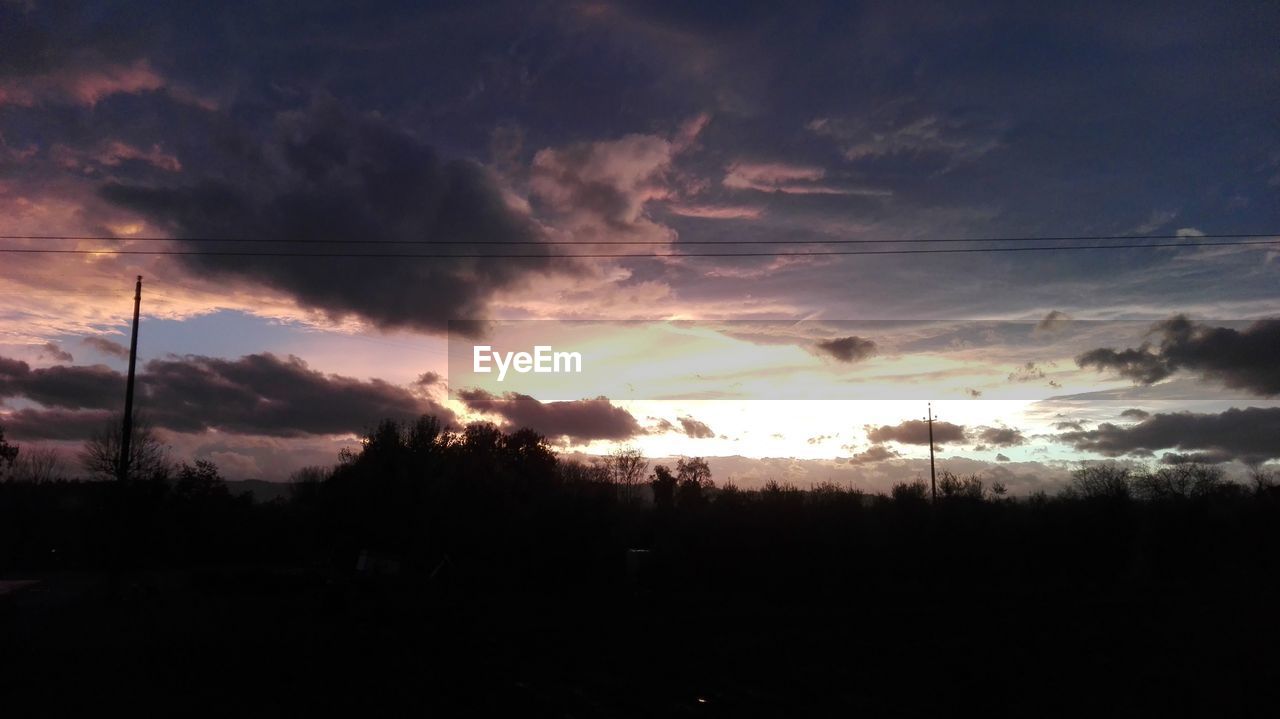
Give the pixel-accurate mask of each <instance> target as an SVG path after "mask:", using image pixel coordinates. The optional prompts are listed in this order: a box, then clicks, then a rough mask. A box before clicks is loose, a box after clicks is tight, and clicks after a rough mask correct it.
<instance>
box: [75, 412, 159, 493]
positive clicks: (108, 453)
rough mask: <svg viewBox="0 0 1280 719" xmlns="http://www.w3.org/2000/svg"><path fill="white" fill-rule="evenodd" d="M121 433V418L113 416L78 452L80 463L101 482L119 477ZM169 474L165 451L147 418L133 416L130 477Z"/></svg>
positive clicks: (130, 443) (156, 477)
mask: <svg viewBox="0 0 1280 719" xmlns="http://www.w3.org/2000/svg"><path fill="white" fill-rule="evenodd" d="M123 434H124V430H123V429H122V423H121V419H120V417H119V416H113V417H112V418H111V419H110V420H109V421H108V422H107V423H106V424H105V425H104V426H103V427H102V428H101V429H100V430H98V432H97V433H95V434H94V435H93V436H92V437H90V438H89V439H88V440H86V441H85V443H84V447H83V449H81V451H80V464H81V465H82V466H83V467H84V468H85V470H86V471H88V472H89V474H90V475H92V476H95V477H98V478H101V479H112V478H115V477H119V476H120V474H119V472H120V445H121V438H122V437H123ZM169 471H170V462H169V451H168V449H167V448H166V447H165V446H164V443H162V442H161V441H160V439H159V438H158V437H156V435H155V432H154V431H153V430H152V429H151V425H150V423H149V422H147V420H146V418H145V417H141V416H135V417H134V419H133V424H132V437H131V438H130V441H129V478H130V479H137V480H157V479H166V478H167V477H168V476H169Z"/></svg>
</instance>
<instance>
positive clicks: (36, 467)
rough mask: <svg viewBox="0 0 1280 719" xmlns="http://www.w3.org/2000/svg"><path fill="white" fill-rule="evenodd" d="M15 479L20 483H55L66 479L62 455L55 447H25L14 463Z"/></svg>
mask: <svg viewBox="0 0 1280 719" xmlns="http://www.w3.org/2000/svg"><path fill="white" fill-rule="evenodd" d="M12 476H13V479H14V480H16V481H20V482H35V483H39V482H54V481H57V480H60V479H63V478H64V472H63V470H62V455H61V454H59V453H58V450H56V449H54V448H53V447H25V448H23V450H22V453H21V454H19V455H18V459H17V461H15V462H14V463H13V475H12Z"/></svg>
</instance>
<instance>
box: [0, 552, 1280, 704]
mask: <svg viewBox="0 0 1280 719" xmlns="http://www.w3.org/2000/svg"><path fill="white" fill-rule="evenodd" d="M43 579H44V582H43V583H42V584H41V585H39V586H37V587H32V588H27V589H25V590H22V591H17V592H14V593H12V594H10V595H9V596H8V599H7V602H5V606H4V609H3V624H2V625H0V644H2V645H3V647H4V650H3V657H4V658H3V665H4V666H3V667H0V694H2V695H3V696H4V700H3V703H4V704H5V705H6V707H7V708H9V709H18V708H19V707H22V706H23V705H27V706H29V707H31V708H33V709H37V710H42V711H52V710H64V709H65V710H70V709H78V710H91V709H101V708H104V707H126V708H129V709H130V710H134V711H137V710H152V711H178V712H183V713H185V712H187V711H190V710H196V709H200V710H220V711H235V712H237V713H240V712H245V713H251V714H273V715H274V714H284V713H289V714H295V713H297V712H299V711H321V710H338V711H341V712H342V713H344V714H346V713H351V714H355V713H358V712H359V713H362V712H370V711H383V710H391V709H393V708H400V707H404V708H409V709H413V710H445V711H446V713H448V714H452V715H459V716H475V715H481V714H482V713H486V712H489V711H498V712H501V714H499V715H500V716H560V717H573V716H577V717H585V716H625V717H631V716H636V717H641V716H676V717H678V716H743V715H768V716H809V715H846V716H885V717H893V716H957V715H961V714H962V713H967V712H973V711H979V712H981V713H982V714H983V715H986V716H1046V715H1053V716H1067V715H1077V716H1079V715H1087V716H1273V715H1274V714H1273V712H1274V711H1275V707H1277V706H1280V704H1278V702H1280V690H1278V687H1280V663H1278V662H1277V647H1278V646H1280V645H1278V644H1277V640H1278V639H1280V620H1278V619H1277V612H1276V611H1275V607H1276V603H1275V599H1276V595H1275V594H1274V592H1270V591H1268V592H1265V593H1262V592H1259V591H1257V589H1258V588H1256V587H1252V588H1251V587H1235V588H1222V587H1216V588H1215V587H1206V586H1182V587H1176V588H1174V587H1163V588H1159V589H1156V588H1146V589H1141V590H1131V591H1111V592H1107V593H1096V592H1093V591H1088V590H1082V589H1076V588H1071V587H1064V588H1058V589H1055V590H1054V591H1049V592H1025V591H1024V592H1017V591H1009V590H1005V589H1001V590H991V591H981V590H977V591H975V589H974V588H973V587H970V588H968V589H966V590H965V591H964V592H949V591H948V590H947V588H946V587H945V586H930V587H927V591H923V590H925V589H926V588H925V587H918V588H917V589H920V590H922V591H906V592H904V591H899V588H896V587H893V586H886V585H884V584H879V583H877V584H875V585H869V586H865V587H860V588H857V589H856V590H854V591H850V592H849V593H848V594H844V595H834V594H820V595H817V596H806V595H805V594H804V592H803V591H796V592H795V593H792V594H790V595H783V594H780V593H774V592H751V591H733V592H708V591H681V590H679V589H677V588H668V589H662V590H660V591H651V590H646V589H644V588H632V587H629V586H628V585H627V583H626V582H625V581H624V582H622V583H620V584H618V585H614V586H609V587H603V588H597V589H596V590H593V591H585V590H576V591H569V592H554V591H528V590H525V591H512V592H509V593H508V592H492V593H488V592H486V593H482V594H475V593H472V592H468V591H467V590H466V589H465V588H459V587H457V586H452V587H451V586H450V582H449V581H447V580H445V579H443V578H442V576H441V575H439V574H438V575H437V577H436V578H435V579H433V580H431V581H430V582H427V581H425V580H423V579H422V578H418V579H405V578H400V577H396V578H390V577H382V578H351V577H348V578H340V577H334V576H326V575H324V574H320V573H315V572H308V571H301V570H286V569H282V568H274V569H273V568H249V567H240V568H221V569H216V570H207V571H183V572H168V573H161V574H155V573H148V574H134V575H130V576H128V577H121V578H119V580H118V581H116V582H114V583H113V582H111V581H109V580H108V578H107V577H104V576H98V575H84V574H60V575H51V576H47V577H44V578H43ZM6 713H8V712H7V711H6ZM19 715H22V714H18V713H15V714H13V716H19Z"/></svg>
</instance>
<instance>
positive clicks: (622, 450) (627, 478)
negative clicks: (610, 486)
mask: <svg viewBox="0 0 1280 719" xmlns="http://www.w3.org/2000/svg"><path fill="white" fill-rule="evenodd" d="M608 462H609V470H610V474H611V475H612V476H613V481H614V483H616V484H617V485H618V489H619V494H621V495H622V498H623V499H624V500H625V501H628V502H629V501H632V500H634V499H635V496H636V489H637V488H638V487H639V486H640V482H642V481H643V480H644V473H645V470H647V469H649V460H647V459H645V458H644V455H643V454H641V453H640V450H638V449H636V448H635V447H619V448H618V449H615V450H614V451H613V452H612V453H611V454H610V455H609V458H608Z"/></svg>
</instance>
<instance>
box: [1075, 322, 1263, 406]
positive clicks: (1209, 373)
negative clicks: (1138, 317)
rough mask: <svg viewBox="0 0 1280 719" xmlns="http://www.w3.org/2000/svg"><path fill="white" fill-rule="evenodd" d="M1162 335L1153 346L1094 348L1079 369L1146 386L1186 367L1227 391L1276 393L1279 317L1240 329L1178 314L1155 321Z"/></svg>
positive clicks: (1078, 361)
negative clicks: (1110, 372) (1110, 373)
mask: <svg viewBox="0 0 1280 719" xmlns="http://www.w3.org/2000/svg"><path fill="white" fill-rule="evenodd" d="M1151 332H1152V333H1153V334H1154V333H1159V334H1161V335H1163V337H1162V338H1161V340H1160V344H1159V348H1158V350H1156V349H1153V348H1152V345H1151V344H1150V343H1149V342H1143V343H1142V344H1141V345H1140V346H1139V347H1138V348H1136V349H1133V348H1130V349H1125V350H1119V351H1117V350H1115V349H1111V348H1099V349H1094V350H1090V351H1088V352H1085V353H1083V354H1081V355H1080V356H1078V357H1076V364H1078V365H1079V366H1081V367H1094V368H1096V369H1098V370H1111V371H1113V372H1115V373H1116V374H1118V375H1120V376H1121V377H1124V378H1126V379H1129V380H1131V381H1133V382H1134V383H1136V384H1143V385H1150V384H1154V383H1155V382H1159V381H1160V380H1162V379H1165V378H1166V377H1169V376H1170V375H1172V374H1173V373H1175V372H1178V371H1182V370H1186V371H1190V372H1194V373H1197V374H1198V375H1199V376H1200V377H1201V378H1202V379H1204V380H1211V381H1215V382H1218V383H1221V384H1222V385H1224V386H1226V387H1229V388H1232V389H1243V390H1248V391H1251V392H1256V393H1258V394H1260V395H1263V396H1267V397H1269V396H1272V395H1276V394H1280V363H1277V362H1276V361H1275V358H1276V357H1277V356H1280V319H1265V320H1258V321H1256V322H1254V323H1252V324H1250V325H1249V326H1248V327H1247V328H1245V329H1244V330H1243V331H1240V330H1236V329H1232V328H1229V327H1211V326H1208V325H1204V324H1195V323H1193V322H1191V321H1190V320H1188V319H1187V318H1186V317H1184V316H1182V315H1178V316H1176V317H1173V318H1172V319H1168V320H1165V321H1164V322H1161V323H1159V324H1157V325H1155V326H1154V327H1153V328H1152V330H1151Z"/></svg>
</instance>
